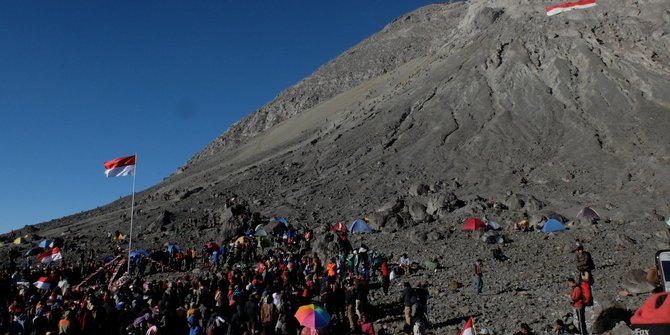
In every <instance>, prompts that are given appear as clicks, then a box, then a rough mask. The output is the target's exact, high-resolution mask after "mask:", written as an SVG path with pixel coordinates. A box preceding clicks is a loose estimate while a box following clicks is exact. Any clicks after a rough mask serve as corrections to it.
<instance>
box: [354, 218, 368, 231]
mask: <svg viewBox="0 0 670 335" xmlns="http://www.w3.org/2000/svg"><path fill="white" fill-rule="evenodd" d="M349 232H350V233H372V229H370V226H369V225H368V223H367V222H365V220H363V219H356V221H354V222H352V223H351V224H349Z"/></svg>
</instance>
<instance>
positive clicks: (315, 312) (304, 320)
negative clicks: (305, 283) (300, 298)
mask: <svg viewBox="0 0 670 335" xmlns="http://www.w3.org/2000/svg"><path fill="white" fill-rule="evenodd" d="M295 318H296V319H297V320H298V322H299V323H300V324H301V325H303V326H305V327H308V328H312V329H319V328H324V327H327V326H328V324H329V323H330V315H329V314H328V312H326V310H325V309H323V308H321V306H317V305H314V304H311V305H305V306H300V308H298V311H297V312H295Z"/></svg>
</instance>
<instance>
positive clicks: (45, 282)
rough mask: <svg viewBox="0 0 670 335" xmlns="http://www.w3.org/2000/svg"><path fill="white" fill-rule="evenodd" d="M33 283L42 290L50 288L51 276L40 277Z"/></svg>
mask: <svg viewBox="0 0 670 335" xmlns="http://www.w3.org/2000/svg"><path fill="white" fill-rule="evenodd" d="M33 285H35V287H37V288H39V289H42V290H48V289H50V288H51V284H49V277H40V279H38V280H37V281H36V282H34V283H33Z"/></svg>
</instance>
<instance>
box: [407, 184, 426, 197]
mask: <svg viewBox="0 0 670 335" xmlns="http://www.w3.org/2000/svg"><path fill="white" fill-rule="evenodd" d="M428 192H430V187H429V186H428V185H426V184H414V185H412V186H410V188H409V195H411V196H413V197H418V196H422V195H425V194H428Z"/></svg>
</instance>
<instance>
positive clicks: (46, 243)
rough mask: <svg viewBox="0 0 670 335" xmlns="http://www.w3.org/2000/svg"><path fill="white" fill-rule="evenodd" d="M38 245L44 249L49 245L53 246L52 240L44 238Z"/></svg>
mask: <svg viewBox="0 0 670 335" xmlns="http://www.w3.org/2000/svg"><path fill="white" fill-rule="evenodd" d="M38 246H39V247H40V248H44V249H46V248H49V247H51V240H42V242H40V244H38Z"/></svg>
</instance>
